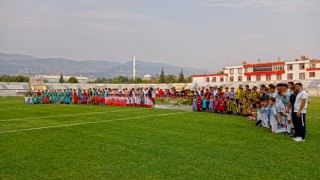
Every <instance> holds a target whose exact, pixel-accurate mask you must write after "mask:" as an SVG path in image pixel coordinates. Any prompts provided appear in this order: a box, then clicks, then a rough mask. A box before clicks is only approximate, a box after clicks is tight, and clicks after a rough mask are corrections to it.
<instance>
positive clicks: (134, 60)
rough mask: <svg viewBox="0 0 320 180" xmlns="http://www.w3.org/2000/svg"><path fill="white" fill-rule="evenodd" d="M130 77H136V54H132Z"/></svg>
mask: <svg viewBox="0 0 320 180" xmlns="http://www.w3.org/2000/svg"><path fill="white" fill-rule="evenodd" d="M132 79H133V80H135V79H136V55H133V65H132Z"/></svg>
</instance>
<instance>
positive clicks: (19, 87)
mask: <svg viewBox="0 0 320 180" xmlns="http://www.w3.org/2000/svg"><path fill="white" fill-rule="evenodd" d="M276 83H277V82H274V84H276ZM243 84H248V85H249V86H250V87H252V86H258V87H260V86H261V85H262V83H243ZM263 84H265V83H263ZM267 84H268V83H266V85H267ZM302 84H303V86H304V88H305V89H306V90H307V91H308V93H309V95H310V96H320V81H303V82H302ZM45 85H46V86H47V88H48V89H52V90H54V89H79V88H80V89H89V88H96V89H103V88H111V89H113V88H118V89H123V88H128V89H131V88H138V87H142V88H146V87H153V88H158V87H159V88H161V89H168V88H172V87H176V88H177V89H181V88H182V87H184V88H185V89H191V90H195V89H197V88H199V87H205V88H209V87H210V86H214V85H216V86H221V85H222V86H224V87H235V88H237V87H238V85H239V83H228V84H218V83H203V84H193V83H173V84H69V83H63V84H60V83H45ZM28 92H29V85H28V83H16V82H10V83H6V82H0V96H24V94H26V93H28Z"/></svg>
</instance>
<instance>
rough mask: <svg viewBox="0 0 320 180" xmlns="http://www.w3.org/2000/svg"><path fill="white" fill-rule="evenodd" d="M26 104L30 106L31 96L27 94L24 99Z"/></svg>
mask: <svg viewBox="0 0 320 180" xmlns="http://www.w3.org/2000/svg"><path fill="white" fill-rule="evenodd" d="M24 104H29V96H28V94H26V96H25V97H24Z"/></svg>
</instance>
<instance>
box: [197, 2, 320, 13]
mask: <svg viewBox="0 0 320 180" xmlns="http://www.w3.org/2000/svg"><path fill="white" fill-rule="evenodd" d="M202 3H203V4H204V5H207V6H211V7H227V8H237V9H246V8H248V9H260V10H264V11H275V12H285V13H293V12H313V13H319V12H320V1H319V0H204V1H203V2H202Z"/></svg>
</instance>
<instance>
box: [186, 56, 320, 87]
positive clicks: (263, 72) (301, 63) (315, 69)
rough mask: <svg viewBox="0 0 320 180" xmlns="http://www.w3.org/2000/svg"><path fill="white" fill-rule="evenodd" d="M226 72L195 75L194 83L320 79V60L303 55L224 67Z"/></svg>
mask: <svg viewBox="0 0 320 180" xmlns="http://www.w3.org/2000/svg"><path fill="white" fill-rule="evenodd" d="M223 71H224V74H200V75H193V76H192V82H193V83H229V82H268V81H303V80H309V81H310V80H320V60H318V59H309V58H306V57H305V56H301V58H300V59H297V60H295V61H290V62H285V61H276V62H268V63H257V64H247V63H246V62H245V61H244V62H243V65H242V66H230V67H225V68H223Z"/></svg>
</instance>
